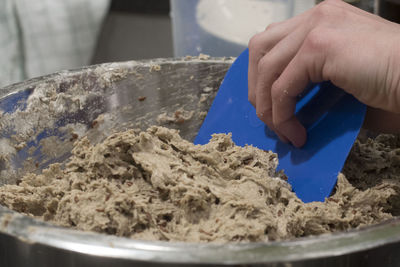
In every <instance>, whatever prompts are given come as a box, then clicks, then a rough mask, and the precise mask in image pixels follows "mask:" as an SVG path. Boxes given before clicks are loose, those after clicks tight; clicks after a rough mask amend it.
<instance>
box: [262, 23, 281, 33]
mask: <svg viewBox="0 0 400 267" xmlns="http://www.w3.org/2000/svg"><path fill="white" fill-rule="evenodd" d="M279 24H280V22H272V23H270V24H268V26H267V27H265V31H271V30H272V29H275V28H276V27H277V26H278V25H279Z"/></svg>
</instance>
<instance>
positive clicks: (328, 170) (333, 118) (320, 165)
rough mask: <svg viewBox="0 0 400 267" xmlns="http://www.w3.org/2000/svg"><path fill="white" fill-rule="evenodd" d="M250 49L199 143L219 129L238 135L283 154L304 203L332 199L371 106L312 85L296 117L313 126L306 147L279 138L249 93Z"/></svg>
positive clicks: (228, 79)
mask: <svg viewBox="0 0 400 267" xmlns="http://www.w3.org/2000/svg"><path fill="white" fill-rule="evenodd" d="M248 58H249V54H248V49H246V50H245V51H244V52H243V53H242V54H241V55H240V56H239V57H238V58H237V59H236V60H235V62H234V63H233V64H232V66H231V67H230V69H229V70H228V72H227V74H226V76H225V78H224V80H223V82H222V84H221V86H220V88H219V90H218V93H217V95H216V97H215V99H214V101H213V104H212V105H211V107H210V110H209V111H208V114H207V117H206V118H205V120H204V122H203V124H202V126H201V128H200V130H199V132H198V135H197V137H196V139H195V141H194V142H195V144H206V143H208V142H209V140H210V138H211V135H212V134H214V133H232V139H233V141H234V142H235V144H236V145H239V146H244V145H246V144H248V145H253V146H255V147H258V148H260V149H263V150H272V151H273V152H275V153H277V154H278V158H279V165H278V170H281V169H283V170H284V172H285V174H286V175H287V177H288V182H289V183H290V184H291V186H292V188H293V191H294V192H295V193H296V194H297V196H298V197H299V198H300V199H301V200H302V201H304V202H311V201H324V200H325V198H326V197H329V195H330V193H331V191H332V189H333V188H334V186H335V184H336V180H337V175H338V173H339V172H340V171H341V169H342V168H343V164H344V162H345V160H346V158H347V155H348V153H349V152H350V149H351V147H352V145H353V144H354V141H355V139H356V138H357V135H358V133H359V131H360V128H361V125H362V123H363V120H364V116H365V111H366V106H365V105H364V104H362V103H360V102H359V101H358V100H357V99H355V98H354V97H353V96H352V95H350V94H347V93H345V92H344V91H343V90H341V89H340V88H337V87H336V86H334V85H333V84H332V83H330V82H323V83H319V84H312V85H310V86H309V87H308V88H306V89H305V93H303V94H302V95H301V96H299V97H298V102H297V105H296V116H297V117H298V118H299V120H300V122H301V123H302V124H303V125H304V126H305V127H306V129H307V143H306V144H305V145H304V146H303V147H302V148H295V147H294V146H292V145H291V144H285V143H283V142H281V141H279V139H278V137H277V136H276V135H275V134H274V133H273V132H272V131H270V130H269V129H268V127H267V126H266V125H265V124H264V123H263V122H262V121H261V120H259V119H258V118H257V115H256V111H255V109H254V107H253V106H252V105H251V104H250V102H249V101H248V97H247V90H248V87H247V73H248V61H249V60H248Z"/></svg>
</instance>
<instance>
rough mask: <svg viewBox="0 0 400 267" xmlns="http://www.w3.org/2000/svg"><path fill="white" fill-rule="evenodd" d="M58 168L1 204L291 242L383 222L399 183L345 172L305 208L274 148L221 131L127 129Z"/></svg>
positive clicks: (88, 223)
mask: <svg viewBox="0 0 400 267" xmlns="http://www.w3.org/2000/svg"><path fill="white" fill-rule="evenodd" d="M74 146H75V147H74V149H73V151H72V154H73V155H72V157H71V159H70V161H69V163H68V164H67V165H66V167H65V168H64V169H61V166H60V165H59V164H53V165H51V166H50V167H49V168H48V169H46V170H43V172H42V173H41V174H39V175H36V174H27V175H26V176H25V177H23V179H22V181H21V182H20V183H19V184H18V185H5V186H3V187H1V188H0V204H2V205H5V206H7V207H9V208H11V209H14V210H16V211H18V212H22V213H25V214H29V215H32V216H35V217H37V218H41V219H43V220H45V221H49V222H52V223H54V224H57V225H61V226H67V227H73V228H76V229H80V230H87V231H96V232H100V233H107V234H115V235H117V236H125V237H131V238H135V239H144V240H167V241H188V242H239V241H268V240H282V239H291V238H295V237H302V236H307V235H317V234H322V233H327V232H333V231H339V230H346V229H350V228H355V227H362V226H365V225H369V224H373V223H378V222H381V221H383V220H386V219H389V218H391V217H392V215H391V214H390V213H389V212H388V209H389V208H390V207H389V205H388V199H390V198H391V197H393V196H395V195H396V194H397V191H396V190H397V187H396V186H397V185H396V184H394V183H380V184H378V185H375V186H372V187H370V188H368V189H365V190H360V189H356V188H355V187H353V186H352V185H351V184H350V183H349V182H348V181H347V180H346V178H345V176H344V175H343V174H340V175H339V176H338V182H337V187H336V192H335V193H334V194H333V195H332V196H331V197H330V198H328V199H327V200H326V201H325V202H313V203H307V204H304V203H303V202H302V201H301V200H300V199H298V198H297V197H296V195H295V194H294V193H293V192H292V191H291V187H290V185H289V184H288V183H287V182H286V181H285V175H284V174H283V173H281V172H276V170H275V169H276V166H277V164H278V159H277V156H276V154H274V153H272V152H270V151H263V150H260V149H257V148H254V147H252V146H246V147H238V146H235V145H234V143H233V142H232V140H231V137H230V135H225V134H215V135H213V137H212V139H211V141H210V142H209V143H208V144H206V145H194V144H193V143H190V142H188V141H185V140H183V139H182V138H181V137H180V136H179V134H178V132H177V131H176V130H171V129H167V128H163V127H157V126H153V127H150V128H149V129H148V130H147V131H146V132H137V131H134V130H129V131H125V132H120V133H116V134H113V135H111V136H109V137H108V138H107V139H105V141H104V142H102V143H99V144H96V145H91V144H90V142H89V141H88V139H87V138H82V139H80V140H78V141H76V142H75V145H74Z"/></svg>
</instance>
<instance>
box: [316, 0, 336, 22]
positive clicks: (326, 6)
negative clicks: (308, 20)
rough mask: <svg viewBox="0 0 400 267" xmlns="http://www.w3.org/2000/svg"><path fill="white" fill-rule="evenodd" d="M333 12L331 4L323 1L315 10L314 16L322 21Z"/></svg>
mask: <svg viewBox="0 0 400 267" xmlns="http://www.w3.org/2000/svg"><path fill="white" fill-rule="evenodd" d="M331 12H332V5H331V3H330V2H326V1H323V2H322V3H320V4H319V5H317V6H316V7H315V8H314V12H313V16H314V17H316V18H318V19H321V18H326V17H327V16H329V15H330V14H331Z"/></svg>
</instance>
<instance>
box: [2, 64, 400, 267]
mask: <svg viewBox="0 0 400 267" xmlns="http://www.w3.org/2000/svg"><path fill="white" fill-rule="evenodd" d="M231 63H232V61H231V59H212V58H211V59H204V60H201V59H198V58H192V59H179V60H175V59H174V60H169V59H160V60H151V61H131V62H123V63H112V64H103V65H97V66H91V67H87V68H82V69H78V70H73V71H64V72H59V73H55V74H52V75H48V76H44V77H40V78H36V79H32V80H29V81H26V82H22V83H18V84H14V85H11V86H8V87H6V88H3V89H2V90H0V111H1V112H0V115H1V116H0V127H1V128H0V171H1V173H0V184H4V183H15V182H16V181H17V180H18V179H19V177H21V175H23V174H24V173H26V172H28V171H35V172H37V171H40V169H42V168H44V167H46V166H48V164H50V163H51V162H54V161H59V162H63V161H64V160H65V159H66V158H67V157H68V155H69V152H70V150H71V147H72V143H73V141H74V140H75V139H76V138H77V137H78V136H79V135H83V134H87V135H88V136H89V137H90V139H91V140H92V141H93V142H98V141H99V140H101V139H102V138H104V136H105V135H107V134H109V133H111V132H113V131H117V130H123V129H126V128H130V127H134V128H142V129H145V128H147V126H149V125H151V124H162V125H167V126H168V127H174V128H177V129H180V130H181V133H182V135H183V137H185V138H187V139H193V137H194V136H195V135H196V132H197V130H198V129H199V127H200V124H201V122H202V119H203V118H204V115H205V113H204V112H205V111H207V110H208V108H209V106H210V104H211V102H212V99H213V97H214V95H215V92H216V91H217V89H218V87H219V84H220V82H221V80H222V79H223V77H224V74H225V72H226V71H227V69H228V67H229V66H230V64H231ZM35 105H36V106H35ZM177 110H178V113H177ZM191 111H193V114H191V113H190V112H191ZM182 112H186V113H187V114H189V115H191V116H188V117H187V118H186V120H182V119H177V118H178V117H180V114H181V113H182ZM162 113H164V114H165V115H166V116H164V119H163V118H162V117H159V115H160V114H162ZM49 147H50V148H51V149H49ZM399 240H400V220H399V219H395V220H391V221H388V222H385V223H383V224H380V225H376V226H372V227H368V228H365V229H362V230H352V231H348V232H342V233H336V234H328V235H322V236H317V237H308V238H301V239H297V240H293V241H285V242H270V243H247V244H225V245H218V244H191V243H189V244H183V243H168V242H146V241H138V240H132V239H127V238H119V237H115V236H107V235H103V234H97V233H89V232H81V231H76V230H71V229H65V228H61V227H57V226H53V225H51V224H48V223H45V222H42V221H38V220H35V219H33V218H31V217H28V216H25V215H22V214H19V213H16V212H14V211H11V210H9V209H7V208H5V207H2V206H0V266H7V267H13V266H18V267H23V266H29V267H36V266H40V267H44V266H51V267H53V266H57V267H64V266H116V267H119V266H201V265H213V266H225V265H234V266H397V265H400V253H398V252H397V251H399V249H400V243H399Z"/></svg>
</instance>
